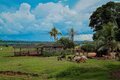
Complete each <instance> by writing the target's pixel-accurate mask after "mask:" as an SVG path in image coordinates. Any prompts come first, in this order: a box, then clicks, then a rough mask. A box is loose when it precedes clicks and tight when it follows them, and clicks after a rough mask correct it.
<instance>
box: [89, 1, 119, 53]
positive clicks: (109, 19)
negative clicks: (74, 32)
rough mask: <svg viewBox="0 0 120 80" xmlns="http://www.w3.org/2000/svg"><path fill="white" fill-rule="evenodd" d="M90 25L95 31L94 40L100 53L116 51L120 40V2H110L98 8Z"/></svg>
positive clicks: (92, 16)
mask: <svg viewBox="0 0 120 80" xmlns="http://www.w3.org/2000/svg"><path fill="white" fill-rule="evenodd" d="M89 25H90V27H91V28H93V29H94V31H95V33H94V35H93V40H94V41H95V42H96V49H97V52H98V53H99V52H107V53H110V52H113V51H116V50H117V49H118V43H119V42H118V41H120V35H119V34H120V3H114V2H108V3H107V4H105V5H103V6H101V7H99V8H97V10H96V11H95V12H94V13H93V14H92V15H91V17H90V24H89Z"/></svg>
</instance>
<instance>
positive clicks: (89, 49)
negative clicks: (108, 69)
mask: <svg viewBox="0 0 120 80" xmlns="http://www.w3.org/2000/svg"><path fill="white" fill-rule="evenodd" d="M81 49H82V50H84V51H87V52H96V46H95V44H94V43H87V44H83V45H82V46H81Z"/></svg>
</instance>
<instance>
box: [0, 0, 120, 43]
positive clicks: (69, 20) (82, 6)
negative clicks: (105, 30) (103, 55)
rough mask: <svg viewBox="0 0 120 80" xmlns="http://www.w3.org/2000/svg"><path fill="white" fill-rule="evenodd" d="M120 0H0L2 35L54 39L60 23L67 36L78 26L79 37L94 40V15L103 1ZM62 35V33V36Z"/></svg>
mask: <svg viewBox="0 0 120 80" xmlns="http://www.w3.org/2000/svg"><path fill="white" fill-rule="evenodd" d="M109 1H114V2H120V0H0V39H2V40H22V41H53V38H52V37H50V35H49V34H48V33H49V31H50V30H51V29H52V28H53V27H56V28H57V29H58V30H59V31H60V32H61V33H62V34H63V35H62V36H64V37H66V36H68V32H69V30H70V28H74V30H75V32H76V35H75V39H74V40H75V41H86V40H87V41H92V36H93V33H94V32H93V30H92V29H91V28H90V27H89V17H90V15H91V14H92V13H93V12H94V11H95V10H96V8H98V7H99V6H102V5H103V4H106V3H107V2H109ZM60 37H61V36H59V38H60Z"/></svg>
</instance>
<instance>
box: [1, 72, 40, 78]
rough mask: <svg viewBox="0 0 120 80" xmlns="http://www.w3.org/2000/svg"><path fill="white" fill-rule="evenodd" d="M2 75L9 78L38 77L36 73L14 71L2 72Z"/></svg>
mask: <svg viewBox="0 0 120 80" xmlns="http://www.w3.org/2000/svg"><path fill="white" fill-rule="evenodd" d="M0 75H7V76H32V77H38V76H39V75H38V74H35V73H25V72H20V71H17V72H14V71H0Z"/></svg>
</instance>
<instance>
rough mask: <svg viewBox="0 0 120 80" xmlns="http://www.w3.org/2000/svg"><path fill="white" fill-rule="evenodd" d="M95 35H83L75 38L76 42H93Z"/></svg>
mask: <svg viewBox="0 0 120 80" xmlns="http://www.w3.org/2000/svg"><path fill="white" fill-rule="evenodd" d="M92 37H93V34H81V35H76V36H75V41H92V40H93V39H92Z"/></svg>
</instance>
